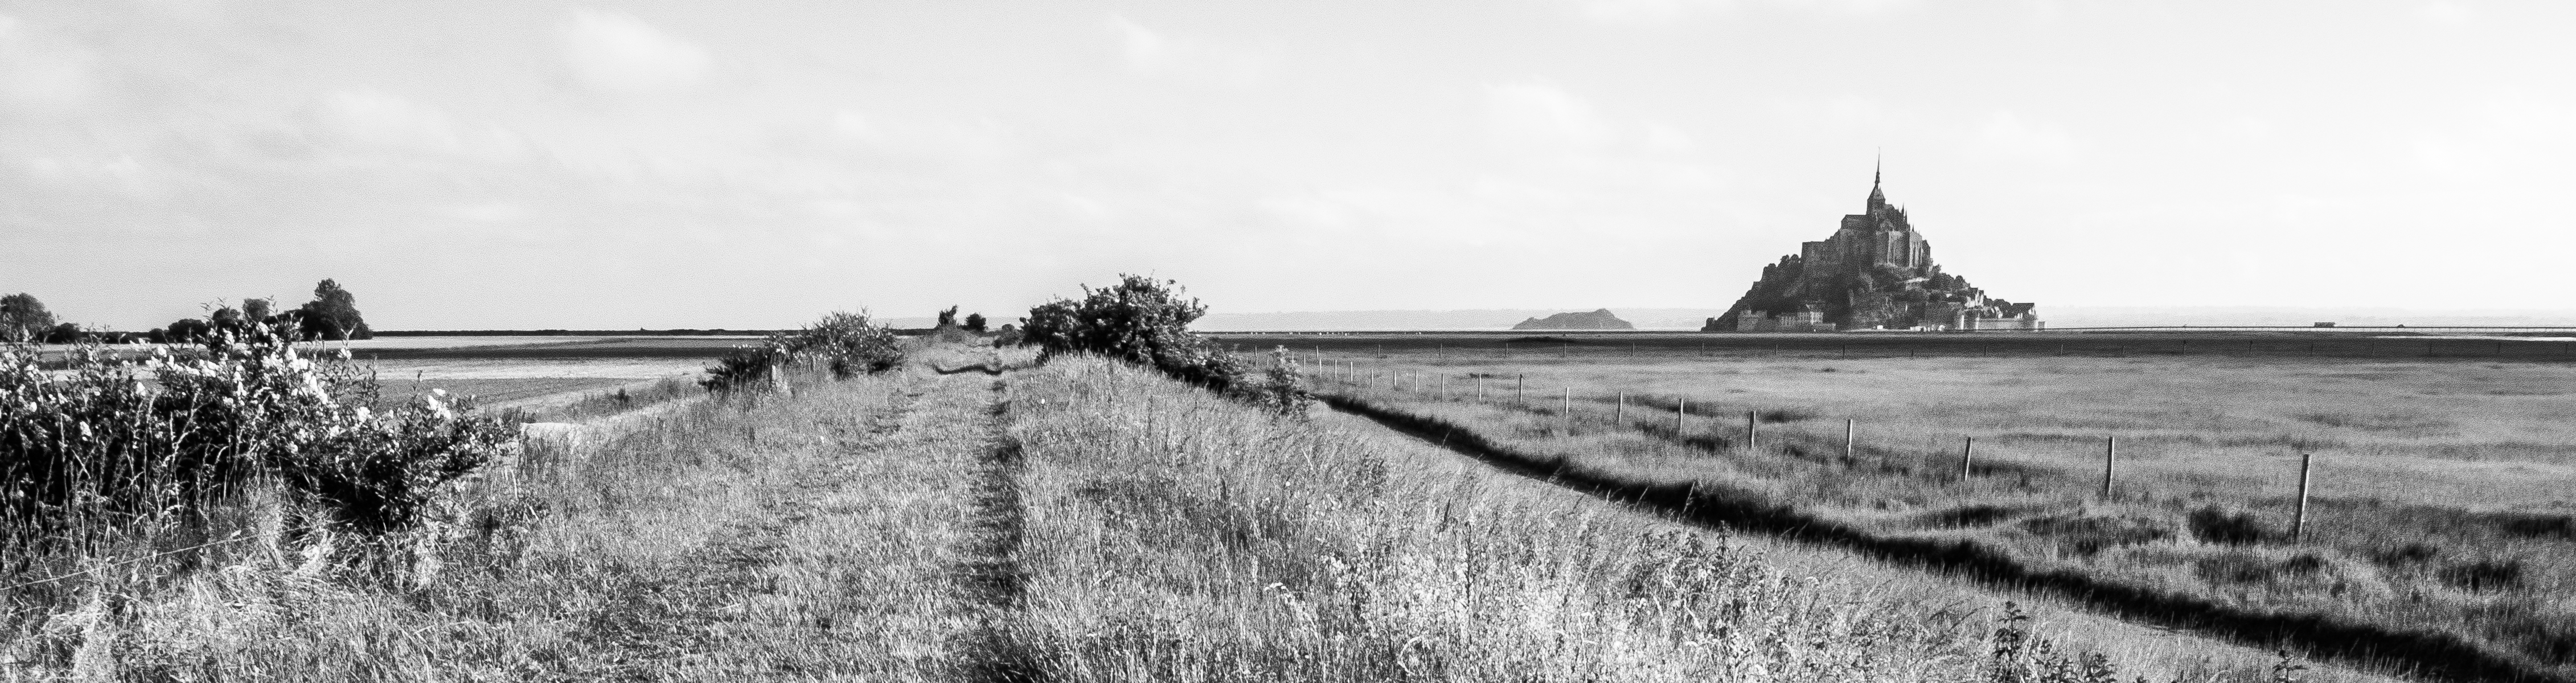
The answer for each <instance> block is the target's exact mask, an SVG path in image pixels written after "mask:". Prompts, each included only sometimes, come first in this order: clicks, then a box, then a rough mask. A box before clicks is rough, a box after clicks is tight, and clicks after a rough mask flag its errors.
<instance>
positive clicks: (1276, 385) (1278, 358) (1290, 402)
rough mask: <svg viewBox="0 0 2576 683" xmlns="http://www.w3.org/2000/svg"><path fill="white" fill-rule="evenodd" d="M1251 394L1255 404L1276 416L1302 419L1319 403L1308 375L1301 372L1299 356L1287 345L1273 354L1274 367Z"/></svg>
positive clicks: (1271, 361) (1272, 363)
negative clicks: (1312, 391) (1308, 382)
mask: <svg viewBox="0 0 2576 683" xmlns="http://www.w3.org/2000/svg"><path fill="white" fill-rule="evenodd" d="M1248 394H1249V398H1250V399H1251V400H1252V402H1253V403H1254V404H1257V405H1259V406H1261V407H1262V408H1263V409H1265V410H1268V411H1270V412H1271V413H1272V414H1276V415H1284V416H1288V417H1294V418H1297V419H1301V420H1302V419H1305V418H1306V412H1307V410H1308V409H1309V408H1310V407H1312V406H1313V405H1314V404H1315V396H1314V394H1311V393H1307V391H1306V374H1305V373H1304V372H1302V371H1299V370H1298V369H1297V357H1296V356H1295V355H1294V354H1290V353H1288V347H1286V346H1281V347H1279V348H1276V349H1272V350H1271V351H1270V367H1269V368H1266V369H1263V370H1262V371H1261V381H1260V382H1259V383H1257V384H1255V385H1253V386H1252V388H1251V389H1250V391H1249V392H1248Z"/></svg>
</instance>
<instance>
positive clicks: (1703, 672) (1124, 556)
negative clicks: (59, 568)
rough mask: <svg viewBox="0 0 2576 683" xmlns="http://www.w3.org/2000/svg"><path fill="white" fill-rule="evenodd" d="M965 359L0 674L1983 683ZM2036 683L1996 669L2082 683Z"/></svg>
mask: <svg viewBox="0 0 2576 683" xmlns="http://www.w3.org/2000/svg"><path fill="white" fill-rule="evenodd" d="M989 353H991V352H990V351H983V350H964V349H935V350H932V351H930V352H926V353H923V354H920V356H918V357H917V359H916V362H915V364H913V365H911V366H908V367H907V368H906V369H904V370H902V371H900V372H897V373H890V374H887V375H879V376H874V377H867V378H860V379H855V380H849V381H841V382H832V381H828V380H823V379H820V378H817V377H813V376H800V377H798V378H796V379H795V381H794V385H795V390H794V393H793V396H792V397H780V396H775V395H769V396H761V397H756V398H736V399H732V400H725V401H704V402H695V403H690V404H685V405H679V406H675V407H674V409H671V410H667V411H663V412H661V413H660V414H656V415H648V416H640V417H638V418H635V419H622V420H616V421H612V422H602V423H599V424H603V425H605V426H604V427H603V428H601V429H600V430H599V433H597V434H594V435H592V436H591V438H590V439H589V443H588V444H586V445H581V446H578V447H576V448H574V449H573V450H572V451H570V452H550V451H549V452H538V453H532V454H530V455H528V456H527V457H526V458H524V459H523V460H521V461H520V462H517V463H514V464H511V465H509V466H506V467H499V468H495V469H493V470H491V471H489V472H487V473H486V474H485V475H484V476H483V477H482V478H481V479H480V480H479V481H476V482H474V483H473V484H472V485H470V486H467V487H465V488H464V489H462V490H460V491H457V492H456V493H455V495H454V496H453V497H452V498H451V499H449V500H448V501H446V505H447V506H448V507H449V509H448V510H447V511H446V512H445V513H444V514H443V515H442V517H441V519H442V520H443V521H442V523H441V524H438V525H435V526H433V528H431V529H429V530H426V531H423V532H420V533H418V534H415V535H413V536H409V537H406V538H405V539H403V540H404V542H406V543H408V544H409V546H408V547H410V548H411V551H410V552H409V553H407V554H405V553H397V554H396V555H394V556H393V557H394V559H391V560H383V561H373V562H352V561H348V560H344V559H341V558H340V557H335V556H334V555H332V554H331V553H329V552H327V551H326V552H316V553H313V554H310V555H301V556H299V555H296V554H292V553H289V552H287V551H286V550H285V549H284V546H280V545H276V544H269V543H264V542H261V543H241V544H231V545H224V546H218V547H215V548H212V549H207V550H205V551H202V552H196V553H192V554H189V555H185V556H174V557H173V558H171V559H170V560H169V561H166V562H148V563H138V564H134V565H126V566H122V567H115V568H113V571H106V572H100V573H97V574H92V575H85V576H83V577H82V578H79V579H76V580H73V581H65V582H59V583H55V584H48V585H47V586H46V587H43V588H40V589H35V590H12V591H11V592H10V594H9V596H8V597H9V599H10V601H11V602H10V603H9V607H10V611H9V615H10V616H9V618H8V620H7V626H8V631H7V634H8V636H9V637H10V640H9V644H8V646H7V648H8V649H7V650H5V651H0V653H5V654H6V659H8V660H10V662H11V663H10V664H8V666H11V667H15V669H14V671H13V673H22V674H34V675H59V674H75V675H81V676H91V677H121V678H128V679H188V680H247V679H262V680H312V681H321V680H330V681H340V680H463V679H506V680H592V679H611V678H613V679H620V680H632V679H645V680H742V679H746V678H789V679H828V678H865V679H869V680H895V681H901V680H1029V679H1034V678H1039V677H1042V678H1044V679H1048V680H1120V681H1125V680H1138V679H1143V678H1160V679H1173V680H1187V679H1224V680H1243V679H1264V678H1266V679H1276V680H1494V679H1502V678H1509V679H1513V680H1610V679H1615V680H1679V679H1684V678H1693V679H1696V678H1702V677H1707V676H1712V675H1715V676H1723V677H1726V678H1730V679H1739V680H1816V681H1825V680H1834V681H1840V680H1862V679H1866V680H1943V681H1949V680H1971V679H1985V678H1988V677H1989V676H1992V675H1993V674H1994V673H1995V669H1996V668H1997V667H1998V663H1997V661H1996V659H1995V658H1994V657H1993V656H1992V655H1991V653H1992V652H1993V651H1994V649H1995V647H1996V646H1997V645H1998V644H2000V643H1999V641H1998V639H1997V638H1996V637H1995V636H1994V633H1993V631H1992V630H1991V629H1992V628H1993V626H1994V623H1995V621H1994V619H1993V616H1992V614H1991V613H1990V612H1986V611H1983V610H1981V609H1977V608H1978V607H1980V606H1981V605H1979V604H1970V603H1969V602H1966V601H1961V600H1936V599H1932V595H1933V594H1931V593H1925V592H1922V591H1921V590H1920V587H1905V586H1895V587H1890V586H1885V585H1869V584H1862V583H1857V582H1849V581H1834V580H1820V579H1815V578H1804V577H1797V576H1791V575H1788V574H1786V573H1783V572H1781V571H1779V570H1777V569H1774V568H1771V567H1769V566H1767V565H1765V564H1764V563H1763V562H1762V560H1761V558H1760V557H1758V556H1756V555H1755V554H1752V553H1748V552H1746V551H1744V550H1742V549H1741V548H1739V547H1737V546H1734V545H1732V544H1729V543H1728V542H1726V540H1725V539H1724V537H1723V536H1721V535H1718V534H1716V533H1713V532H1708V531H1704V530H1699V529H1695V528H1691V527H1688V526H1684V525H1680V524H1676V523H1672V522H1667V521H1662V520H1658V519H1655V518H1652V517H1647V516H1641V515H1637V514H1635V513H1634V511H1633V510H1631V509H1628V508H1626V507H1624V506H1620V505H1615V504H1611V503H1605V502H1602V501H1598V500H1595V499H1591V498H1588V497H1584V496H1581V495H1576V494H1571V493H1569V492H1565V491H1562V490H1559V489H1556V488H1553V487H1549V486H1546V485H1544V484H1542V483H1538V482H1532V481H1526V480H1522V479H1519V478H1515V477H1511V476H1509V475H1506V474H1502V473H1498V472H1494V471H1491V470H1489V469H1486V468H1483V467H1480V466H1476V465H1472V464H1468V463H1464V462H1461V461H1459V460H1457V459H1455V458H1454V457H1451V456H1449V455H1448V454H1445V453H1441V452H1438V451H1436V450H1433V449H1429V448H1424V447H1421V446H1419V445H1417V444H1413V443H1411V442H1410V441H1409V440H1407V439H1403V438H1400V437H1393V436H1391V435H1388V434H1386V433H1385V432H1384V431H1383V430H1380V429H1378V428H1376V427H1374V426H1368V425H1361V424H1354V423H1349V422H1346V421H1344V420H1343V418H1338V417H1333V416H1326V417H1325V418H1323V419H1322V421H1321V422H1320V423H1319V424H1299V423H1294V422H1283V421H1278V420H1275V419H1273V418H1270V417H1268V416H1266V415H1265V414H1263V413H1261V412H1260V411H1258V410H1255V409H1252V408H1249V407H1245V406H1242V405H1238V404H1233V403H1228V402H1223V401H1220V400H1218V399H1215V398H1213V397H1211V396H1209V395H1207V394H1205V393H1204V392H1200V391H1198V390H1195V389H1190V388H1187V387H1183V386H1181V385H1178V384H1176V383H1173V382H1170V381H1168V380H1165V379H1162V378H1159V377H1156V376H1153V375H1150V374H1147V373H1145V372H1143V371H1139V370H1135V369H1131V368H1127V367H1124V366H1116V365H1111V364H1108V363H1104V362H1100V361H1094V360H1078V359H1077V360H1067V361H1061V362H1058V363H1055V364H1052V365H1050V366H1048V367H1046V368H1042V369H1038V370H1033V371H1022V372H1017V373H1011V374H1007V375H1005V376H1003V377H999V378H996V377H992V376H988V375H986V374H984V373H980V372H958V373H954V374H942V373H940V372H938V371H936V370H934V369H933V368H943V369H950V370H955V369H959V368H963V367H967V366H972V365H984V366H985V367H987V368H997V367H1001V366H1003V365H1005V364H1004V363H1000V362H995V361H991V360H985V359H984V357H983V356H984V354H989ZM1006 401H1007V402H1006ZM235 510H236V511H235V512H234V513H230V514H232V515H233V518H232V519H233V520H234V521H233V522H232V524H234V525H236V526H237V527H239V528H241V529H243V530H246V531H250V532H252V534H251V535H253V536H255V537H262V538H265V537H266V536H262V535H261V533H262V532H267V531H273V530H274V529H273V527H275V526H276V525H278V524H280V523H281V522H280V519H281V512H280V511H279V510H277V509H276V504H275V503H274V502H271V501H263V500H260V499H257V498H254V499H251V500H246V501H242V502H240V504H238V505H237V506H236V507H235ZM222 534H223V530H221V529H219V530H217V534H216V535H222ZM323 547H330V546H329V545H328V544H323ZM344 557H345V556H344ZM2010 632H2011V633H2017V634H2025V635H2026V633H2027V632H2026V631H2023V630H2021V629H2014V630H2012V631H2010ZM2035 650H2036V648H2034V647H2030V646H2027V645H2025V646H2023V647H2020V648H2019V649H2018V653H2019V654H2017V655H2016V656H2015V657H2014V658H2013V660H2012V661H2010V662H2007V663H2005V664H2008V665H2009V667H2011V668H2013V669H2014V670H2019V671H2024V672H2028V671H2029V670H2030V669H2032V668H2034V667H2040V666H2043V663H2044V662H2047V661H2054V662H2056V663H2057V664H2059V665H2061V666H2063V667H2065V668H2066V669H2067V671H2069V672H2074V671H2080V668H2081V667H2080V666H2079V665H2078V663H2076V662H2073V661H2072V660H2068V659H2065V658H2062V657H2060V658H2057V659H2054V660H2050V659H2048V658H2045V657H2040V656H2038V655H2037V654H2036V652H2035ZM2165 677H2166V676H2164V675H2161V674H2159V675H2158V678H2160V679H2161V678H2165ZM2016 680H2040V679H2038V678H2021V679H2016ZM2057 680H2067V679H2057Z"/></svg>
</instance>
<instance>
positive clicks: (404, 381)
mask: <svg viewBox="0 0 2576 683" xmlns="http://www.w3.org/2000/svg"><path fill="white" fill-rule="evenodd" d="M754 341H755V339H754V338H750V337H579V338H565V337H397V338H379V339H371V340H365V341H357V342H345V344H346V345H347V346H348V348H349V349H350V353H351V354H352V355H354V356H355V357H357V358H358V359H359V360H360V361H362V362H366V363H371V364H372V365H373V366H374V367H375V368H376V372H377V375H378V379H380V380H381V381H382V382H383V383H384V389H385V395H386V397H388V398H396V399H400V398H404V397H408V396H411V395H413V394H418V393H421V392H426V391H429V390H431V389H446V390H447V391H448V392H449V393H452V394H458V395H464V396H471V397H474V399H475V404H476V405H478V406H481V407H484V408H487V409H499V408H512V407H520V408H528V407H536V406H541V405H549V404H553V403H560V402H564V401H567V400H570V399H574V398H578V397H580V396H583V395H587V394H596V393H609V392H614V391H615V390H617V389H620V388H627V389H630V390H641V389H642V388H644V387H648V386H652V385H654V384H655V383H656V381H657V380H662V379H665V378H673V377H685V376H689V375H692V374H694V373H696V372H698V371H700V370H702V369H704V368H705V367H706V365H707V363H708V360H709V359H712V358H715V357H717V356H721V355H723V354H724V353H725V352H726V351H727V350H730V349H731V348H733V347H734V346H735V345H738V344H747V343H753V342H754ZM339 344H342V343H337V342H335V343H334V344H333V345H334V346H338V345H339ZM690 381H694V379H690Z"/></svg>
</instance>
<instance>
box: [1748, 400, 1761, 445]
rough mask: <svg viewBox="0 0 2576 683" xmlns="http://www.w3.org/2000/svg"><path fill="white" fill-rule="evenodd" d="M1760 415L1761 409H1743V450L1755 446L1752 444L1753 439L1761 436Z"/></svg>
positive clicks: (1753, 442)
mask: <svg viewBox="0 0 2576 683" xmlns="http://www.w3.org/2000/svg"><path fill="white" fill-rule="evenodd" d="M1761 416H1762V411H1759V410H1747V411H1744V449H1745V450H1753V448H1754V447H1755V446H1754V444H1755V440H1756V439H1759V438H1761V434H1762V422H1761V420H1760V418H1761Z"/></svg>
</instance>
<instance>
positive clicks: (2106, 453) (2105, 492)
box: [2102, 436, 2120, 500]
mask: <svg viewBox="0 0 2576 683" xmlns="http://www.w3.org/2000/svg"><path fill="white" fill-rule="evenodd" d="M2119 459H2120V437H2117V436H2106V437H2102V499H2103V500H2110V499H2111V473H2112V472H2114V471H2116V470H2115V468H2116V467H2117V463H2118V461H2119Z"/></svg>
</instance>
